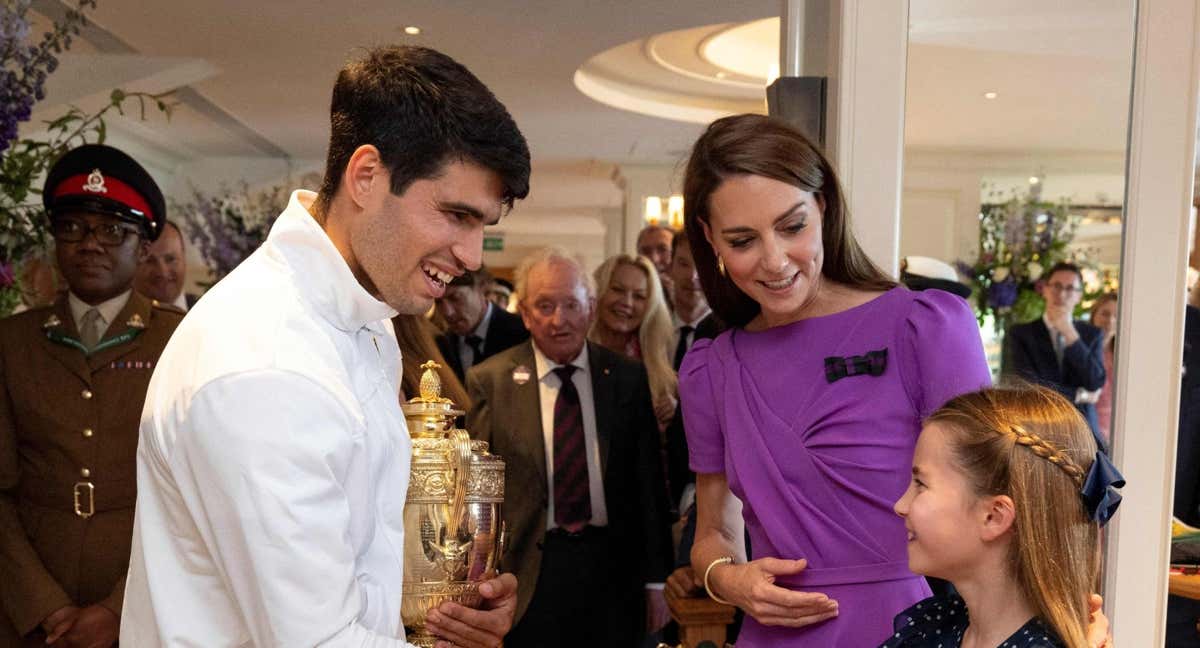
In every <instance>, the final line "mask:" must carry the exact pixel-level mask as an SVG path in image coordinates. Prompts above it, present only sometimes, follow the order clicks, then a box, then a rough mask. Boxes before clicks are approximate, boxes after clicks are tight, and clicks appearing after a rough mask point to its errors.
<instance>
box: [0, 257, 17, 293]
mask: <svg viewBox="0 0 1200 648" xmlns="http://www.w3.org/2000/svg"><path fill="white" fill-rule="evenodd" d="M15 283H17V276H16V274H15V273H14V272H13V265H12V264H11V263H8V262H5V263H0V289H3V288H8V287H10V286H12V285H13V284H15Z"/></svg>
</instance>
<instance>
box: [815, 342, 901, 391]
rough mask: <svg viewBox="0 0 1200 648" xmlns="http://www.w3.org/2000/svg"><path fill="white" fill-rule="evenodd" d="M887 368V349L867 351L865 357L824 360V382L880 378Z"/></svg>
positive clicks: (831, 357)
mask: <svg viewBox="0 0 1200 648" xmlns="http://www.w3.org/2000/svg"><path fill="white" fill-rule="evenodd" d="M886 368H887V349H879V350H878V351H868V352H867V354H866V355H860V356H846V357H844V358H839V357H837V356H830V357H828V358H825V380H828V381H829V382H831V383H832V382H837V381H839V380H841V379H842V378H846V377H847V376H882V375H883V370H884V369H886Z"/></svg>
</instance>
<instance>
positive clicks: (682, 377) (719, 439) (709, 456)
mask: <svg viewBox="0 0 1200 648" xmlns="http://www.w3.org/2000/svg"><path fill="white" fill-rule="evenodd" d="M712 344H713V340H710V339H703V340H696V342H695V344H693V345H692V348H691V349H689V350H688V353H687V355H686V356H684V358H683V364H682V365H681V366H680V367H679V402H680V405H681V406H682V407H683V427H684V430H685V431H686V435H687V446H688V465H690V466H691V468H692V470H693V471H695V472H698V473H723V472H725V433H724V431H723V430H721V422H720V421H719V420H718V419H717V410H716V406H717V398H716V393H715V390H714V389H713V384H712V378H711V375H712V372H711V371H710V369H709V363H710V362H718V359H717V358H715V357H713V356H714V351H713V348H712Z"/></svg>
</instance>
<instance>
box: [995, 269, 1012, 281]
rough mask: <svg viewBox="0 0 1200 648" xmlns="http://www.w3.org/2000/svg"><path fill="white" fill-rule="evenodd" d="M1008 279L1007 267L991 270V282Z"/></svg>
mask: <svg viewBox="0 0 1200 648" xmlns="http://www.w3.org/2000/svg"><path fill="white" fill-rule="evenodd" d="M1007 278H1008V266H1000V267H999V268H996V269H995V270H992V281H1004V280H1005V279H1007Z"/></svg>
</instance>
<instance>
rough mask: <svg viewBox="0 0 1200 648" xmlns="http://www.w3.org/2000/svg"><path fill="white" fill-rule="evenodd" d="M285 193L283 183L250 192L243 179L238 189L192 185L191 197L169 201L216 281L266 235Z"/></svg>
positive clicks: (283, 201)
mask: <svg viewBox="0 0 1200 648" xmlns="http://www.w3.org/2000/svg"><path fill="white" fill-rule="evenodd" d="M288 196H289V194H288V190H287V188H286V187H284V186H282V185H279V186H275V187H271V188H270V189H265V190H262V191H255V192H252V191H251V190H250V187H249V185H247V184H245V183H243V184H242V185H241V186H240V187H239V188H238V189H237V190H229V189H227V188H225V187H222V189H221V190H220V191H219V192H218V193H217V194H215V195H207V194H205V193H203V192H201V191H200V190H198V189H194V188H193V189H192V198H191V200H190V201H188V202H186V203H182V204H174V205H172V210H173V211H175V212H176V213H179V214H183V216H182V218H183V229H184V230H185V231H186V233H187V235H188V238H189V239H190V240H191V242H192V244H193V245H195V246H196V249H197V250H198V251H199V252H200V256H202V257H203V258H204V262H205V264H206V265H207V266H208V268H209V270H211V271H212V274H213V283H216V282H217V281H220V280H221V279H222V278H223V277H224V276H225V275H227V274H229V273H230V272H232V271H233V269H234V268H236V267H237V265H238V264H239V263H241V262H242V261H244V260H245V259H246V257H248V256H250V253H251V252H254V250H256V249H258V246H260V245H262V243H263V241H265V240H266V239H267V233H268V232H269V231H270V229H271V225H272V224H273V223H274V222H275V219H276V218H278V217H279V214H280V213H282V212H283V210H284V208H285V207H287V201H288Z"/></svg>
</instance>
